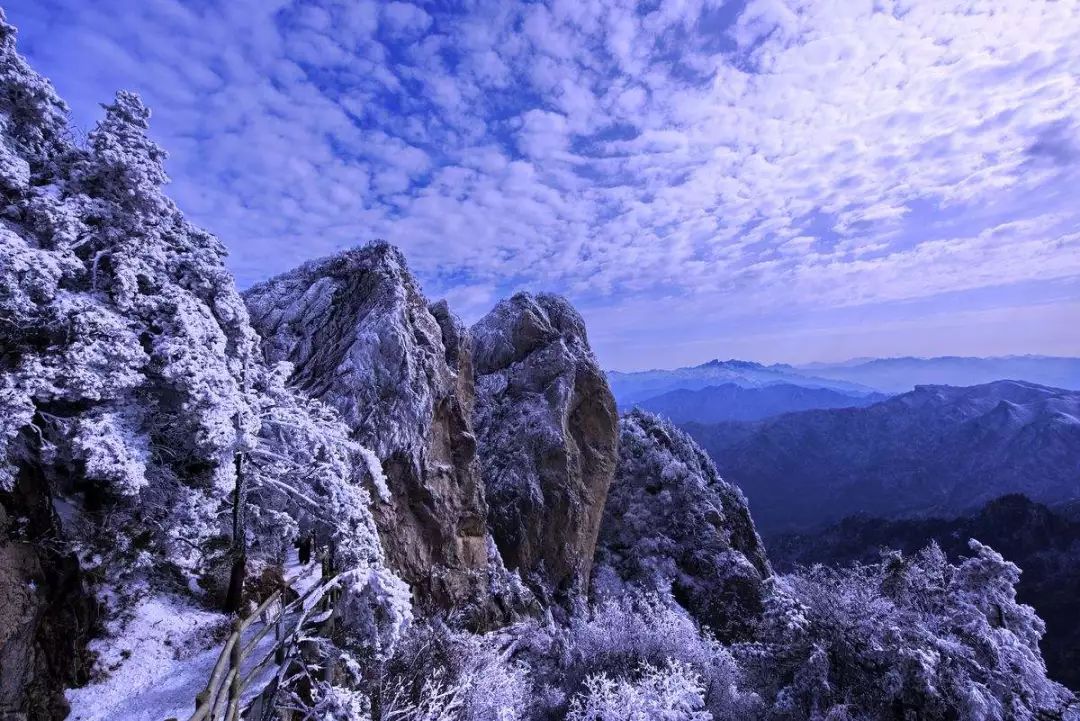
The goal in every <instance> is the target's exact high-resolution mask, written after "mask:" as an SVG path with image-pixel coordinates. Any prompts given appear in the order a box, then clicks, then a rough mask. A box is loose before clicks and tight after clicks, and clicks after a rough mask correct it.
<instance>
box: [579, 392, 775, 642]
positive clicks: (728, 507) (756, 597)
mask: <svg viewBox="0 0 1080 721" xmlns="http://www.w3.org/2000/svg"><path fill="white" fill-rule="evenodd" d="M769 573H770V569H769V564H768V561H767V560H766V558H765V551H764V547H763V546H762V543H761V540H760V539H759V538H758V535H757V532H756V531H755V530H754V524H753V521H751V519H750V513H749V510H748V509H747V503H746V498H745V497H743V495H742V493H741V492H740V491H739V489H738V488H736V487H735V486H732V485H731V484H729V483H726V482H725V481H724V480H723V479H722V478H720V476H719V474H718V473H717V472H716V468H715V466H714V465H713V463H712V461H711V460H710V459H709V458H708V456H707V455H706V454H705V452H704V451H703V450H702V449H701V448H700V447H698V445H697V444H696V443H695V442H694V441H693V439H691V438H690V437H689V436H688V435H687V434H686V433H684V432H683V431H682V430H680V429H678V428H676V427H675V426H673V425H672V424H671V423H668V422H667V421H665V420H662V419H661V418H659V417H657V416H655V415H652V414H650V413H646V412H643V411H640V410H634V411H632V412H630V413H628V414H626V415H625V416H623V417H622V418H621V419H619V463H618V466H617V469H616V473H615V479H614V481H613V482H612V484H611V489H610V490H609V492H608V498H607V503H606V505H605V507H604V520H603V523H602V525H601V527H600V536H599V538H598V540H597V548H596V563H595V567H594V573H593V576H594V580H593V595H594V597H596V598H598V599H603V598H605V597H617V596H620V595H624V594H626V593H628V592H632V591H633V589H635V588H638V589H645V590H647V591H651V592H654V593H661V594H671V595H672V596H673V597H674V598H675V599H676V600H677V601H678V602H679V603H680V604H681V605H682V606H683V607H684V608H686V610H687V611H688V612H689V613H690V614H691V615H692V616H693V617H694V618H695V619H696V620H697V621H699V622H700V623H703V624H705V625H707V626H708V627H709V628H711V629H712V631H713V632H714V633H715V634H717V636H718V637H719V638H721V639H722V640H724V641H732V640H738V639H742V638H746V637H748V636H749V634H750V633H751V630H752V628H753V625H754V621H755V618H756V616H757V614H758V613H760V612H761V596H762V588H763V583H762V580H763V579H764V578H766V577H767V576H768V575H769Z"/></svg>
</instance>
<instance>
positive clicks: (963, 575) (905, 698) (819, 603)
mask: <svg viewBox="0 0 1080 721" xmlns="http://www.w3.org/2000/svg"><path fill="white" fill-rule="evenodd" d="M972 550H973V552H974V555H973V556H972V557H971V558H969V559H966V560H964V561H962V562H961V563H960V564H959V565H952V564H950V563H948V561H947V560H946V559H945V556H944V554H942V553H941V551H940V550H939V549H938V548H937V547H936V546H931V547H930V548H928V549H926V550H924V551H922V552H920V553H919V554H917V555H915V556H913V557H903V556H901V555H900V554H898V553H890V554H888V555H887V556H886V557H885V558H884V560H883V561H882V563H880V564H875V565H873V566H856V567H854V568H850V569H839V570H835V569H829V568H825V567H820V566H819V567H814V568H812V569H809V570H807V571H804V572H801V573H798V574H793V575H789V576H784V577H780V578H776V579H774V580H773V581H771V582H770V583H771V593H770V594H769V598H768V602H767V604H766V611H765V614H764V621H763V626H762V631H761V637H760V640H759V641H758V642H755V643H748V644H742V645H740V646H737V647H736V657H737V658H738V660H739V662H740V665H741V667H742V668H743V670H744V672H746V674H747V681H748V683H749V684H750V686H751V687H753V688H755V690H757V691H758V692H759V693H761V695H762V697H763V698H764V700H765V702H766V703H767V705H768V713H767V718H770V719H792V720H794V719H826V718H828V719H833V718H857V719H881V720H882V721H885V720H891V719H897V718H919V719H925V720H928V721H932V720H935V719H942V720H945V719H957V720H959V721H975V720H976V719H1000V720H1001V721H1005V719H1037V718H1061V717H1062V714H1063V713H1064V711H1063V710H1064V708H1065V707H1066V705H1067V704H1068V703H1069V701H1070V700H1071V694H1069V693H1068V691H1067V690H1066V689H1064V688H1063V687H1062V686H1060V685H1058V684H1056V683H1054V682H1053V681H1051V680H1049V679H1048V678H1047V676H1046V667H1045V665H1044V664H1043V662H1042V658H1041V656H1040V655H1039V650H1038V640H1039V638H1040V637H1041V635H1042V630H1043V626H1042V622H1041V621H1039V619H1038V618H1037V617H1036V616H1035V614H1034V612H1033V611H1032V609H1031V608H1030V607H1027V606H1023V605H1021V604H1018V603H1017V602H1016V595H1015V591H1014V590H1013V584H1015V582H1016V580H1017V579H1018V574H1019V571H1018V569H1017V568H1016V566H1014V565H1013V564H1010V563H1008V562H1006V561H1004V559H1002V557H1001V556H1000V555H999V554H997V553H995V552H994V551H992V550H991V549H989V548H987V547H985V546H982V545H981V544H978V543H976V542H972Z"/></svg>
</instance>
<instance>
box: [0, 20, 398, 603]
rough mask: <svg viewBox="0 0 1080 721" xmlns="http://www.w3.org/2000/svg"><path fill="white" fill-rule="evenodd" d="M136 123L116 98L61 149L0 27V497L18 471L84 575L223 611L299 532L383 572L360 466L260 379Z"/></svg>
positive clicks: (64, 127)
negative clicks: (204, 591)
mask: <svg viewBox="0 0 1080 721" xmlns="http://www.w3.org/2000/svg"><path fill="white" fill-rule="evenodd" d="M149 118H150V112H149V110H148V109H147V108H146V107H145V106H144V105H143V104H142V102H141V101H140V99H139V98H138V96H136V95H134V94H132V93H126V92H120V93H118V94H117V96H116V98H115V100H114V101H113V102H112V103H110V104H108V105H106V106H104V117H103V118H102V120H101V121H100V122H99V123H98V124H97V126H96V127H95V128H94V129H93V130H92V131H91V132H90V133H89V134H88V136H87V138H86V141H85V142H84V143H79V142H76V140H75V139H74V134H73V133H71V132H70V130H69V126H68V120H67V110H66V108H65V106H64V104H63V103H62V101H61V100H60V99H59V98H58V97H57V96H56V94H55V93H54V92H53V89H52V87H51V86H50V85H49V83H48V82H47V81H46V80H44V79H43V78H41V77H40V76H38V75H37V74H36V73H34V71H33V70H32V69H30V67H29V66H28V65H27V64H26V63H25V61H24V60H23V59H22V58H21V57H20V56H19V55H18V53H17V52H16V49H15V31H14V28H12V27H11V26H10V25H8V24H7V23H6V22H4V21H3V20H2V18H0V194H2V201H3V202H2V203H0V453H2V457H0V501H3V502H5V503H14V502H15V500H13V499H15V498H16V496H15V495H12V494H13V491H14V490H15V487H16V485H17V484H18V483H20V482H23V483H29V482H31V476H32V477H33V479H35V480H33V482H35V483H41V482H43V483H45V484H47V486H48V487H47V488H46V489H43V490H44V491H45V492H46V493H47V494H50V495H52V496H55V497H63V498H65V499H67V500H68V501H70V505H71V507H73V508H74V509H75V516H74V517H73V518H72V519H70V523H69V524H68V529H67V530H68V537H67V540H68V541H70V542H72V543H74V545H75V547H76V548H78V549H79V550H80V552H81V561H82V563H83V564H84V566H85V567H86V568H87V569H91V568H92V569H93V570H94V571H95V576H96V577H98V578H102V579H105V580H106V581H107V583H109V584H112V585H114V586H116V585H123V584H126V583H129V582H130V581H132V580H134V579H135V578H136V577H143V580H151V581H153V582H159V581H164V580H167V579H174V580H175V581H177V582H178V583H176V584H175V586H176V587H177V588H178V589H187V588H190V587H192V586H193V585H194V583H196V582H199V583H202V584H203V585H204V586H205V587H207V588H209V589H212V590H214V591H215V592H219V591H224V587H225V586H226V585H229V586H230V589H229V592H228V593H227V594H226V595H227V596H228V597H229V601H230V604H229V606H230V608H233V609H235V608H237V607H238V606H239V603H240V599H241V596H242V594H241V593H240V591H241V590H242V588H243V581H244V577H245V571H246V563H247V559H248V556H249V554H254V555H255V556H256V557H258V558H259V559H260V560H262V561H269V560H277V561H280V560H281V556H282V551H283V544H284V543H287V542H289V541H290V540H291V539H293V538H295V536H296V533H297V532H298V531H299V530H300V529H301V528H304V529H305V530H309V529H310V530H313V531H315V532H316V533H317V534H319V535H320V540H321V541H323V542H326V543H328V544H331V545H332V546H333V547H334V548H335V550H336V559H335V560H336V562H337V566H338V568H339V569H341V570H351V569H366V570H365V572H367V571H371V570H373V569H374V570H379V569H381V567H382V555H381V550H380V547H379V542H378V537H377V535H376V534H375V530H374V524H373V522H372V519H371V514H370V509H369V503H370V496H369V493H368V489H369V488H370V489H374V490H376V491H377V492H380V491H379V489H382V490H385V487H384V486H382V485H381V482H380V479H381V469H380V468H379V465H378V463H377V462H375V463H373V462H372V460H373V456H372V455H371V454H370V452H367V451H365V450H364V449H362V448H359V447H357V446H356V445H355V444H354V443H352V442H351V441H350V440H349V438H348V432H347V430H346V429H345V427H344V425H343V424H342V423H341V421H340V420H339V419H337V417H336V415H335V414H333V413H332V412H330V411H329V410H327V409H325V408H323V407H321V406H320V405H319V404H317V403H314V402H312V401H309V400H307V399H304V398H300V397H298V396H296V395H295V394H294V393H293V392H292V391H291V390H289V389H287V388H286V387H285V386H284V384H283V381H282V377H281V373H280V372H279V371H278V370H277V369H271V368H267V367H266V366H265V364H264V362H263V361H262V355H261V353H259V352H258V343H259V340H258V338H257V336H256V335H255V333H254V332H253V330H252V328H251V325H250V323H249V320H248V314H247V309H246V307H245V305H244V303H243V301H242V299H241V297H240V295H239V294H238V292H237V290H236V287H235V284H234V281H233V279H232V276H231V275H230V274H229V272H228V271H227V270H226V268H225V265H224V259H225V250H224V248H223V247H222V245H221V244H220V243H219V242H218V240H217V239H216V238H214V237H213V236H212V235H210V234H209V233H207V232H205V231H203V230H202V229H200V228H197V227H195V226H194V225H192V224H191V223H189V222H188V221H187V220H186V219H185V218H184V216H183V214H182V213H181V212H180V211H179V209H178V208H177V207H176V205H175V204H174V203H173V202H172V201H171V200H170V199H169V198H168V196H167V195H166V194H165V192H164V185H165V183H166V182H167V180H168V178H167V175H166V173H165V169H164V161H165V158H166V154H165V152H164V151H163V150H162V149H161V148H160V147H159V146H158V145H157V144H156V143H154V142H153V140H152V139H151V138H150V137H149V135H148V132H149ZM30 471H32V473H31V472H30ZM20 479H22V480H20ZM16 510H18V509H16ZM136 555H137V556H139V557H140V558H142V559H143V560H144V561H145V562H143V563H139V564H134V563H132V562H131V561H132V559H133V558H134V557H135V556H136ZM148 573H149V574H150V575H152V576H153V578H149V576H148V575H147V574H148ZM230 575H231V577H232V578H231V580H232V582H231V583H230V584H226V583H224V582H223V580H222V577H223V576H230Z"/></svg>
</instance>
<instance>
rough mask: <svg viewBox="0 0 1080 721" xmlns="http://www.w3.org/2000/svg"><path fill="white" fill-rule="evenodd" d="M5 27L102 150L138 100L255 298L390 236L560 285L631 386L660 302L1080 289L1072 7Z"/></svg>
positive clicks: (664, 328) (846, 299) (277, 17)
mask: <svg viewBox="0 0 1080 721" xmlns="http://www.w3.org/2000/svg"><path fill="white" fill-rule="evenodd" d="M8 12H9V16H10V18H11V20H12V21H13V22H14V23H16V24H17V25H18V26H19V27H20V36H19V43H20V48H21V49H22V51H23V52H24V53H26V54H27V55H28V56H29V57H30V59H31V61H32V62H33V63H34V64H35V65H36V66H37V67H38V68H39V69H40V70H42V71H43V72H44V73H46V74H47V75H48V76H50V77H51V78H53V79H54V81H55V82H56V83H57V85H58V87H59V90H60V91H61V93H62V94H63V95H64V96H65V97H66V98H68V100H69V101H70V102H71V104H72V108H73V112H74V117H75V119H76V121H77V122H79V123H80V124H81V125H83V126H84V127H89V126H90V125H91V124H92V122H93V121H94V120H95V119H96V117H98V112H99V111H98V108H97V103H99V102H101V101H105V100H108V99H109V97H110V96H111V94H112V92H113V91H114V90H115V89H117V88H120V87H123V88H129V89H134V90H137V91H139V92H141V93H142V94H143V95H144V96H145V97H146V99H147V101H148V103H149V104H150V105H151V106H152V107H153V108H154V111H155V114H154V118H153V121H152V123H153V126H152V130H153V133H154V135H155V137H156V138H157V139H158V140H159V141H160V142H161V143H162V144H163V145H165V146H166V147H167V148H168V149H169V150H170V151H171V159H170V162H169V167H168V169H169V172H170V175H171V177H173V178H174V185H173V188H172V192H173V194H174V196H175V197H176V198H177V199H178V202H179V203H180V204H181V206H182V207H183V208H184V209H185V210H186V211H187V212H188V213H189V214H190V215H191V216H192V217H193V219H194V220H196V221H197V222H199V223H201V224H202V225H204V226H206V227H207V228H209V229H210V230H212V231H213V232H215V233H217V234H218V235H219V236H220V237H221V238H222V239H223V241H224V242H225V243H226V245H227V246H228V247H229V248H230V250H231V254H232V257H231V260H230V263H231V264H232V267H233V269H234V270H235V272H236V273H237V275H238V278H239V280H240V282H241V283H242V284H244V285H246V284H250V283H252V282H254V281H256V280H259V279H262V278H264V277H266V276H268V275H271V274H273V273H277V272H281V271H283V270H286V269H287V268H289V267H291V266H292V265H294V264H296V263H298V262H300V261H302V260H304V259H307V258H310V257H313V256H319V255H324V254H326V253H329V252H333V251H335V250H337V249H340V248H343V247H347V246H350V245H354V244H356V243H360V242H363V241H365V240H367V239H370V238H373V237H383V238H387V239H389V240H391V241H393V242H395V243H397V244H398V245H400V246H402V248H403V249H404V250H405V252H406V254H407V256H408V257H409V260H410V263H411V264H412V265H413V267H414V269H415V270H417V272H418V273H419V274H420V276H421V277H422V279H423V280H424V282H425V284H426V285H427V286H428V287H429V288H430V289H435V290H438V292H440V293H446V294H447V295H449V296H450V297H452V298H455V299H459V300H460V302H462V303H463V304H467V305H469V307H470V309H472V308H475V307H476V306H477V305H478V304H479V303H481V302H487V300H490V298H488V297H487V295H485V294H487V293H497V292H503V291H507V290H509V289H512V288H517V287H523V288H530V289H540V288H545V289H551V290H556V291H559V292H564V293H568V294H569V295H571V297H572V298H573V299H574V300H575V301H576V302H578V303H579V304H581V305H582V306H583V307H588V308H590V309H593V311H592V312H593V317H595V318H598V319H600V320H598V321H597V322H599V323H602V324H606V326H605V327H604V328H599V329H597V330H596V331H595V332H594V333H593V335H594V337H595V338H599V339H602V340H601V341H600V342H599V345H600V347H601V352H602V353H603V354H606V355H605V356H603V357H605V358H610V359H611V362H613V363H621V362H622V360H623V359H624V358H632V357H634V354H635V353H636V351H632V350H631V349H632V348H633V347H634V346H635V344H636V343H638V342H639V339H638V338H636V337H634V335H635V330H634V329H633V328H632V327H630V326H624V325H621V324H619V323H617V322H616V321H615V320H614V319H615V318H617V317H620V314H622V315H626V313H629V310H628V309H630V308H639V309H642V311H641V312H642V317H645V316H649V315H650V314H649V313H646V312H645V310H644V309H647V308H648V307H649V304H650V303H652V304H656V305H658V306H664V307H665V308H666V309H667V311H666V312H667V313H670V312H675V310H677V307H678V306H679V304H681V306H682V307H684V308H697V309H701V312H699V313H698V314H697V315H696V316H695V318H694V322H695V323H698V324H704V325H705V326H706V327H713V328H714V330H715V331H716V332H717V335H719V331H720V330H721V328H722V327H726V326H724V325H723V324H725V323H728V322H729V321H728V320H725V319H728V318H732V317H734V316H731V315H730V314H729V313H728V311H729V309H732V308H738V309H743V310H746V311H747V312H751V311H752V312H753V313H757V314H759V316H758V317H759V318H760V319H761V322H767V321H768V319H769V318H773V317H779V316H778V315H777V314H780V313H782V312H784V309H785V308H791V307H799V308H802V309H806V311H807V312H813V313H819V314H824V315H827V314H828V313H830V312H832V311H834V310H836V309H842V308H849V307H864V308H867V309H868V311H867V312H868V317H870V316H872V315H873V312H871V310H869V309H871V308H872V307H877V306H881V307H884V306H887V305H889V304H911V303H912V302H913V301H915V300H920V302H921V301H926V302H931V303H932V302H934V301H933V300H932V299H934V298H936V297H937V298H940V299H941V300H939V301H937V302H938V303H942V304H944V303H946V302H954V301H953V300H951V299H954V298H955V293H957V292H961V293H967V294H969V295H970V294H975V293H981V292H991V291H988V290H987V289H995V288H998V289H1000V288H1006V287H1010V286H1012V287H1018V285H1019V284H1026V283H1032V282H1036V281H1037V280H1038V279H1039V278H1040V277H1041V278H1044V279H1047V282H1049V279H1051V278H1052V279H1056V280H1055V282H1066V281H1070V279H1071V280H1075V279H1078V278H1080V268H1078V267H1077V264H1076V261H1075V259H1076V258H1077V257H1078V256H1080V253H1077V250H1078V249H1077V247H1076V236H1075V229H1076V228H1077V227H1080V207H1078V206H1077V204H1076V197H1075V193H1074V192H1069V190H1068V189H1069V188H1071V187H1076V186H1077V184H1080V166H1078V164H1077V162H1076V160H1077V158H1078V157H1080V150H1078V148H1080V133H1078V128H1080V46H1077V44H1076V43H1075V42H1074V39H1075V37H1076V36H1077V35H1078V34H1080V8H1077V6H1076V5H1075V4H1073V3H1061V2H1051V1H1049V0H1046V1H1045V2H1044V1H1042V0H1035V1H1029V0H943V1H934V2H930V1H929V0H914V1H905V2H899V1H898V0H879V2H875V3H855V2H849V1H848V0H824V1H821V0H815V1H811V0H747V1H745V2H744V1H743V0H738V1H735V0H732V1H730V2H717V1H714V0H708V1H704V0H678V1H675V0H663V1H662V2H658V3H655V4H653V5H651V6H650V7H648V8H647V9H643V8H641V7H639V6H637V5H636V4H633V3H629V2H622V1H619V2H602V1H601V0H551V1H550V2H545V3H477V4H464V5H462V6H461V7H457V8H454V9H448V8H445V7H442V6H439V7H436V6H429V5H424V6H423V7H421V6H420V5H414V4H411V3H406V2H391V3H374V2H344V1H337V0H319V1H315V0H303V1H300V0H271V1H270V2H266V1H265V0H234V1H233V2H229V3H224V2H210V1H208V2H204V3H194V4H193V3H184V2H179V0H151V1H148V2H145V3H137V4H134V5H133V4H131V3H128V2H124V1H123V0H101V2H96V3H83V2H77V0H15V2H14V3H10V2H9V3H8ZM458 287H459V288H460V289H461V290H460V292H456V293H455V291H454V288H458ZM433 292H434V290H433ZM994 292H998V291H994ZM999 295H1000V296H1001V297H1003V298H1004V296H1005V294H1004V293H1002V292H999ZM672 299H675V300H672ZM946 299H949V300H946ZM1014 300H1015V299H1014ZM1002 302H1003V303H1004V302H1005V301H1004V300H1003V301H1002ZM1009 302H1013V301H1009ZM939 310H940V308H939ZM469 312H470V313H471V312H472V310H470V311H469ZM822 317H824V316H822ZM730 322H735V321H730ZM739 322H742V323H751V322H753V321H751V320H747V319H745V317H744V320H742V321H739ZM710 324H711V325H710ZM901 327H905V328H906V327H907V326H901ZM615 328H621V329H622V330H620V331H619V332H618V333H616V332H615V330H614V329H615ZM609 331H610V332H609ZM672 332H674V331H673V330H672V329H671V328H670V324H665V323H664V322H662V321H658V323H657V324H656V326H655V327H651V326H650V327H648V328H642V329H641V330H640V333H644V334H645V335H644V337H645V338H646V339H653V341H654V342H657V343H659V344H661V345H663V344H664V343H665V342H666V341H665V340H664V339H665V338H666V337H668V336H669V335H670V334H671V333H672ZM686 332H689V331H686ZM905 332H907V331H905ZM1017 339H1018V340H1017V342H1018V343H1019V342H1021V340H1020V336H1017ZM899 342H900V341H898V343H899ZM943 342H944V340H943ZM1023 342H1025V343H1026V342H1028V339H1027V338H1026V336H1025V339H1024V340H1023ZM1047 342H1050V340H1049V339H1048V340H1047ZM1026 349H1027V348H1019V347H1018V348H1017V349H1016V350H1018V351H1021V350H1026ZM1077 350H1078V352H1080V348H1078V349H1077ZM898 351H900V352H902V349H898ZM714 354H715V353H709V352H706V353H703V357H704V356H710V355H714Z"/></svg>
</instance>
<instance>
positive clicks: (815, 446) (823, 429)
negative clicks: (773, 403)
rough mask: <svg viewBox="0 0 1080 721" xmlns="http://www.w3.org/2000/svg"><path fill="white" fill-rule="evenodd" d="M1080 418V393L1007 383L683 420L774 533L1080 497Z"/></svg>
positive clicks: (929, 388) (761, 523) (921, 390)
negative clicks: (844, 520)
mask: <svg viewBox="0 0 1080 721" xmlns="http://www.w3.org/2000/svg"><path fill="white" fill-rule="evenodd" d="M1078 419H1080V392H1076V391H1070V390H1067V389H1055V388H1049V387H1046V386H1040V385H1038V384H1034V383H1025V382H1021V381H997V382H995V383H989V384H984V385H980V386H971V387H966V388H956V387H953V386H934V385H926V386H919V387H917V388H916V389H915V390H913V391H911V392H909V393H905V394H901V395H898V396H895V397H893V398H890V399H888V400H885V401H882V402H880V403H876V404H874V405H871V406H867V407H864V408H843V409H829V410H808V411H799V412H795V413H788V414H785V415H781V416H777V417H775V418H772V419H767V420H764V421H754V422H746V423H739V422H728V423H720V424H694V423H687V424H684V427H685V428H686V430H687V431H688V432H689V433H690V434H691V435H692V436H694V438H695V439H696V440H697V441H698V442H699V443H701V444H702V445H703V446H704V447H705V448H706V450H708V452H709V454H710V455H711V456H712V457H713V460H714V461H715V462H716V464H717V467H718V468H719V470H720V472H721V474H723V475H724V476H725V477H727V478H730V479H731V480H733V481H734V482H736V483H738V484H739V485H740V486H741V487H742V488H743V490H744V492H745V493H746V494H747V496H748V497H749V498H750V503H751V508H752V510H753V512H754V517H755V520H756V521H757V523H758V524H759V526H760V527H762V529H763V532H766V533H768V532H776V531H779V530H784V529H788V530H796V529H798V528H804V529H805V528H809V527H812V526H814V525H816V524H821V523H828V522H832V521H836V520H839V518H841V517H843V516H845V515H850V514H851V513H855V512H859V511H865V512H870V513H876V514H882V513H884V514H889V515H893V516H897V517H901V516H918V515H925V514H929V513H954V514H955V513H962V512H966V511H968V510H972V509H974V508H975V507H977V506H978V505H980V504H981V503H983V502H985V501H987V500H989V499H990V498H992V497H995V496H999V495H1002V494H1004V493H1008V492H1024V493H1026V494H1028V495H1030V496H1031V497H1032V498H1033V499H1034V500H1037V501H1040V502H1048V503H1052V502H1056V501H1064V500H1068V499H1070V498H1075V497H1078V496H1080V480H1078V479H1077V478H1076V474H1075V469H1076V467H1077V465H1078V464H1080V420H1078ZM976 479H979V480H978V482H977V483H976ZM794 499H798V502H797V503H795V501H794Z"/></svg>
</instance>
